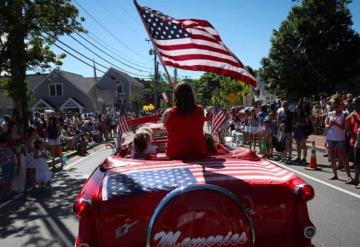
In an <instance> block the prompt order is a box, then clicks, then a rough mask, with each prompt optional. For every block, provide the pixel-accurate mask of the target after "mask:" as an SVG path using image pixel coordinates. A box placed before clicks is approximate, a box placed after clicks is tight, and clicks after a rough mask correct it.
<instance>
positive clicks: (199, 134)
mask: <svg viewBox="0 0 360 247" xmlns="http://www.w3.org/2000/svg"><path fill="white" fill-rule="evenodd" d="M204 121H205V117H204V111H203V109H202V108H201V107H200V106H196V107H195V110H194V112H193V113H191V114H187V115H180V114H179V113H178V111H177V109H176V107H172V108H170V112H169V118H168V119H167V121H166V123H165V128H166V130H167V132H168V143H167V150H166V155H167V156H168V157H169V158H171V159H191V158H202V157H205V156H206V146H205V139H204V133H203V128H204Z"/></svg>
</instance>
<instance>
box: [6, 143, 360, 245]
mask: <svg viewBox="0 0 360 247" xmlns="http://www.w3.org/2000/svg"><path fill="white" fill-rule="evenodd" d="M110 153H111V150H110V149H105V147H104V146H98V147H96V150H92V151H91V154H90V155H89V156H86V157H75V158H73V159H71V160H70V161H69V165H68V166H67V167H66V168H65V169H66V170H65V171H63V172H59V173H57V174H56V177H55V179H54V183H53V187H52V188H51V189H50V190H43V191H40V190H32V191H30V192H29V193H28V194H27V195H26V196H25V195H23V196H20V197H19V198H17V199H16V200H14V201H13V202H12V203H10V204H8V205H5V206H4V207H2V208H0V246H12V247H15V246H73V243H74V240H75V237H76V234H77V219H76V218H75V217H74V216H73V215H72V208H71V207H72V203H73V199H74V196H75V195H76V194H77V193H78V191H79V189H80V187H81V185H82V184H83V183H84V181H85V179H86V178H87V177H88V176H89V175H90V173H91V171H92V170H93V169H94V168H95V167H96V166H97V165H98V164H99V163H100V162H101V161H102V160H104V159H105V158H106V157H107V156H108V155H109V154H110ZM318 161H319V164H320V166H321V167H322V168H323V170H322V171H316V172H311V171H307V170H305V169H304V166H303V165H296V164H286V165H285V164H280V165H282V166H283V167H285V168H287V169H291V170H292V171H294V172H296V173H298V175H299V176H301V177H303V178H304V179H305V180H306V181H308V182H309V183H310V184H312V185H313V186H314V188H315V192H316V196H315V198H314V199H313V200H312V201H310V202H309V204H308V205H309V214H310V217H311V219H312V221H313V223H314V224H315V225H316V227H317V229H318V233H317V235H316V236H315V238H314V241H313V242H314V245H315V246H318V247H337V246H344V247H358V246H360V234H359V233H360V191H359V190H356V189H355V188H354V186H350V185H345V184H344V181H329V180H328V179H327V178H328V177H330V176H331V170H330V167H329V166H328V162H327V159H326V158H322V156H321V155H320V154H318ZM339 175H340V177H342V178H345V176H344V172H340V173H339ZM0 207H1V205H0Z"/></svg>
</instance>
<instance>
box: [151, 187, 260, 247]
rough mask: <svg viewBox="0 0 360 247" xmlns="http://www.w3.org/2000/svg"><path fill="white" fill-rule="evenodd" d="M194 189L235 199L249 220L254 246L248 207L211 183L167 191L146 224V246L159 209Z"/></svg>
mask: <svg viewBox="0 0 360 247" xmlns="http://www.w3.org/2000/svg"><path fill="white" fill-rule="evenodd" d="M194 190H213V191H216V192H219V193H222V194H224V195H225V196H227V197H229V198H230V199H231V200H233V201H235V203H236V204H238V206H239V207H240V208H241V210H242V211H243V212H244V214H245V217H246V218H247V220H248V221H249V224H250V229H251V235H252V239H253V242H252V245H251V246H254V244H255V229H254V224H253V221H252V220H251V218H250V216H249V214H248V209H247V208H246V207H245V206H244V204H243V203H242V202H241V201H240V199H239V198H238V197H237V196H236V195H235V194H234V193H232V192H230V191H229V190H226V189H224V188H222V187H219V186H216V185H212V184H193V185H189V186H187V187H180V188H177V189H175V190H173V191H171V192H169V193H168V194H167V195H166V196H165V197H164V198H163V199H162V200H161V201H160V202H159V204H158V206H157V207H156V208H155V210H154V213H153V215H152V216H151V218H150V221H149V224H148V226H147V229H146V247H151V246H150V244H151V233H152V230H153V228H154V224H155V221H156V219H157V218H158V216H159V214H160V213H161V211H162V210H163V209H164V208H165V207H166V206H167V205H168V204H169V203H170V202H171V201H172V200H173V199H175V198H176V197H178V196H182V194H184V193H187V192H190V191H194Z"/></svg>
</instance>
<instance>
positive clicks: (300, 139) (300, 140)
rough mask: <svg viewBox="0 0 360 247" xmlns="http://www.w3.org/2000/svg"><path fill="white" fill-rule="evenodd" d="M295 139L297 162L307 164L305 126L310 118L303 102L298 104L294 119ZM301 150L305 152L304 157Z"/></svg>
mask: <svg viewBox="0 0 360 247" xmlns="http://www.w3.org/2000/svg"><path fill="white" fill-rule="evenodd" d="M292 123H293V130H294V139H295V141H296V151H297V158H296V160H295V162H297V163H302V164H306V156H307V147H306V139H307V136H306V134H305V128H306V126H308V125H309V119H308V117H307V115H306V114H305V112H304V110H303V107H302V105H301V104H297V105H296V110H295V113H294V116H293V119H292ZM301 151H302V153H303V159H301Z"/></svg>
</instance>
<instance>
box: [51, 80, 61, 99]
mask: <svg viewBox="0 0 360 247" xmlns="http://www.w3.org/2000/svg"><path fill="white" fill-rule="evenodd" d="M49 96H50V97H59V96H63V84H62V83H51V84H49Z"/></svg>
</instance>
